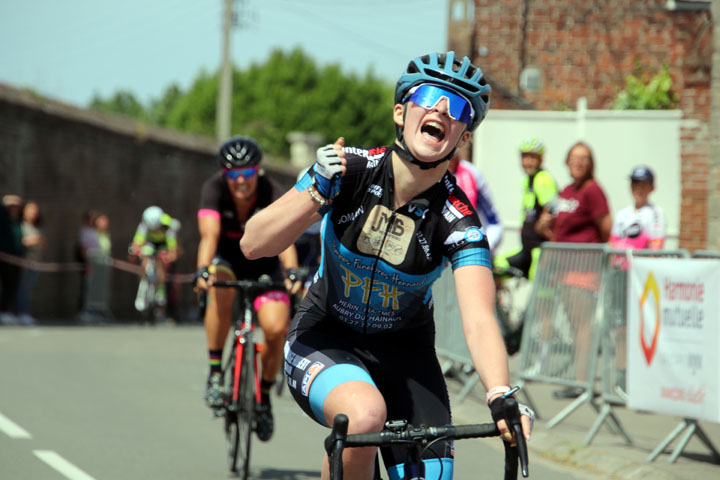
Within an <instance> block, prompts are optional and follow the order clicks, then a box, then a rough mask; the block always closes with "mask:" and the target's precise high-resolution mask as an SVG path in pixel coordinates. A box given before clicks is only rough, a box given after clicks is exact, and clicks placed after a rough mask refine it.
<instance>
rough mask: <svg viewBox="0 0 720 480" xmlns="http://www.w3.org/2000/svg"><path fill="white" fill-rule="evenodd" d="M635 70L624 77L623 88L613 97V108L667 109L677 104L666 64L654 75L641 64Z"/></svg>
mask: <svg viewBox="0 0 720 480" xmlns="http://www.w3.org/2000/svg"><path fill="white" fill-rule="evenodd" d="M635 70H636V74H635V75H632V74H630V75H627V76H626V77H625V89H624V90H623V91H621V92H620V93H618V95H617V97H616V98H615V102H614V103H613V107H612V108H613V109H614V110H669V109H672V108H675V107H676V106H677V104H678V97H677V95H676V94H675V92H673V91H672V84H673V80H672V77H671V76H670V69H669V67H668V66H667V65H665V66H663V68H662V69H661V70H660V72H658V73H657V74H655V75H654V76H651V74H650V73H649V72H647V71H646V70H645V69H643V68H642V67H641V66H636V68H635Z"/></svg>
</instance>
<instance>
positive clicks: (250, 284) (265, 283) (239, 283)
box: [210, 275, 285, 291]
mask: <svg viewBox="0 0 720 480" xmlns="http://www.w3.org/2000/svg"><path fill="white" fill-rule="evenodd" d="M210 286H211V287H221V288H237V289H240V290H250V291H269V290H285V283H284V282H276V281H273V280H272V279H271V278H270V276H269V275H263V276H261V277H260V278H259V279H258V280H227V281H217V282H213V283H212V285H210Z"/></svg>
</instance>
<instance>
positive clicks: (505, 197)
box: [473, 102, 682, 251]
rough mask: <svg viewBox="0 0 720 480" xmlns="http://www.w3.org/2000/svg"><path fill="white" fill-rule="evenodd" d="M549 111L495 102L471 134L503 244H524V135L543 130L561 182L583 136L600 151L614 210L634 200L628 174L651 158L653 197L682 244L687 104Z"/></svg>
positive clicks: (673, 243) (599, 168) (598, 173)
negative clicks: (501, 106) (570, 153)
mask: <svg viewBox="0 0 720 480" xmlns="http://www.w3.org/2000/svg"><path fill="white" fill-rule="evenodd" d="M579 106H580V108H579V109H578V111H576V112H547V111H543V112H540V111H524V110H493V109H490V113H489V114H488V117H487V119H486V120H485V121H484V122H483V124H482V125H481V126H480V128H478V129H477V131H476V133H475V137H474V141H473V145H474V147H473V148H474V150H473V155H474V159H473V161H474V163H475V164H476V165H477V166H478V167H479V168H480V170H481V171H482V172H483V174H484V175H485V176H486V178H487V180H488V182H489V185H490V188H491V191H492V195H493V200H494V202H495V204H496V206H497V208H498V210H499V214H500V218H501V220H502V223H503V225H505V227H506V231H505V235H504V237H503V241H502V244H501V246H500V251H504V250H507V249H510V248H514V247H517V246H519V244H520V235H519V227H520V221H521V192H522V181H523V178H524V176H525V173H524V172H523V170H522V168H521V167H520V155H519V153H518V145H519V144H520V141H521V140H522V139H523V138H524V137H529V136H539V137H541V138H542V139H543V140H544V141H545V143H546V145H547V150H546V153H545V159H544V167H545V169H546V170H548V171H549V172H550V173H551V174H552V175H553V177H554V178H555V181H556V182H557V184H558V189H562V188H564V187H565V186H566V185H568V184H569V183H570V176H569V175H568V173H567V171H568V170H567V167H566V166H565V157H566V155H567V151H568V149H569V148H570V146H572V145H573V144H574V143H575V142H577V141H578V140H583V141H585V142H587V143H588V145H590V147H591V148H592V149H593V153H594V155H595V178H596V179H597V180H598V182H599V183H600V185H601V186H602V187H603V189H604V190H605V193H606V195H607V197H608V203H609V204H610V211H611V214H613V215H615V214H617V212H618V211H619V210H620V209H621V208H623V207H625V206H626V205H629V204H630V203H631V202H632V196H631V194H630V182H629V179H628V175H629V174H630V170H631V169H632V167H633V166H635V165H637V164H646V165H648V166H650V167H651V168H652V169H653V170H654V171H655V176H656V179H655V192H653V194H652V195H651V197H650V199H651V201H652V202H654V203H656V204H657V205H659V206H661V207H662V208H663V210H664V211H665V216H666V218H667V229H668V230H667V234H668V238H667V241H666V248H669V249H675V248H677V246H678V245H677V237H678V230H679V227H680V200H681V159H680V122H681V116H682V112H680V111H678V110H669V111H615V110H583V109H582V102H580V105H579Z"/></svg>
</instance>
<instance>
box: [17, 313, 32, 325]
mask: <svg viewBox="0 0 720 480" xmlns="http://www.w3.org/2000/svg"><path fill="white" fill-rule="evenodd" d="M18 322H19V323H20V325H23V326H26V327H30V326H33V325H35V324H36V323H37V322H36V321H35V318H34V317H33V316H32V315H30V314H29V313H23V314H22V315H20V316H19V317H18Z"/></svg>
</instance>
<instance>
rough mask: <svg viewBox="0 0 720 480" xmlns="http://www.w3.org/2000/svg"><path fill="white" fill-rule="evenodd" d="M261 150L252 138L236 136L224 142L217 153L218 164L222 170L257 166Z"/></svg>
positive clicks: (260, 158) (260, 157)
mask: <svg viewBox="0 0 720 480" xmlns="http://www.w3.org/2000/svg"><path fill="white" fill-rule="evenodd" d="M261 160H262V149H261V148H260V145H259V144H258V143H257V142H256V141H255V139H254V138H251V137H245V136H243V135H238V136H235V137H232V138H231V139H230V140H226V141H225V143H223V144H222V145H221V146H220V150H219V151H218V163H220V166H221V167H222V168H242V167H252V166H253V165H258V164H259V163H260V161H261Z"/></svg>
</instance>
